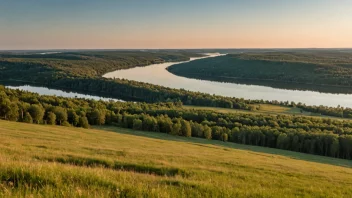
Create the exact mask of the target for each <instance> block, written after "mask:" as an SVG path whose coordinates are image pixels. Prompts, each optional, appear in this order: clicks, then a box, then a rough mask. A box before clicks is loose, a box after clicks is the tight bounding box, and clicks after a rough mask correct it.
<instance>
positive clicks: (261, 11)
mask: <svg viewBox="0 0 352 198" xmlns="http://www.w3.org/2000/svg"><path fill="white" fill-rule="evenodd" d="M306 47H309V48H312V47H317V48H330V47H332V48H351V47H352V0H0V49H3V50H4V49H5V50H6V49H7V50H10V49H87V48H90V49H93V48H94V49H121V48H123V49H126V48H306Z"/></svg>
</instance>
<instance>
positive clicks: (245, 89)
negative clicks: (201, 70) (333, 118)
mask: <svg viewBox="0 0 352 198" xmlns="http://www.w3.org/2000/svg"><path fill="white" fill-rule="evenodd" d="M221 55H222V54H211V55H210V56H209V57H215V56H221ZM203 58H204V57H203ZM196 59H199V58H191V60H190V61H193V60H196ZM184 62H188V61H184ZM184 62H176V63H175V62H174V63H162V64H153V65H150V66H146V67H135V68H131V69H126V70H117V71H113V72H110V73H107V74H105V75H104V76H103V77H105V78H124V79H128V80H135V81H139V82H145V83H151V84H155V85H160V86H165V87H170V88H176V89H186V90H189V91H199V92H203V93H209V94H216V95H221V96H230V97H237V98H244V99H263V100H269V101H272V100H277V101H293V102H296V103H298V102H301V103H305V104H307V105H324V106H330V107H336V106H338V105H341V106H343V107H351V108H352V95H351V94H332V93H320V92H315V91H302V90H287V89H278V88H272V87H266V86H258V85H245V84H235V83H222V82H213V81H207V80H197V79H190V78H186V77H181V76H176V75H174V74H172V73H170V72H168V71H167V70H166V68H167V67H169V66H171V65H174V64H180V63H184Z"/></svg>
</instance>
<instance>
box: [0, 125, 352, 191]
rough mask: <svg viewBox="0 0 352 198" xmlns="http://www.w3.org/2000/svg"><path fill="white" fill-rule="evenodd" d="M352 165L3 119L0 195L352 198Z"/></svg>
mask: <svg viewBox="0 0 352 198" xmlns="http://www.w3.org/2000/svg"><path fill="white" fill-rule="evenodd" d="M351 167H352V162H351V161H348V160H342V159H334V158H328V157H322V156H315V155H308V154H303V153H295V152H290V151H284V150H278V149H270V148H263V147H255V146H248V145H239V144H234V143H225V142H220V141H214V140H204V139H198V138H185V137H177V136H171V135H168V134H161V133H151V132H140V131H133V130H128V129H120V128H115V127H98V128H95V129H80V128H69V127H60V126H46V125H34V124H24V123H17V122H7V121H0V197H352V187H351V186H352V169H351Z"/></svg>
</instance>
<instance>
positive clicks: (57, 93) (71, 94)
mask: <svg viewBox="0 0 352 198" xmlns="http://www.w3.org/2000/svg"><path fill="white" fill-rule="evenodd" d="M6 87H7V88H10V89H19V90H22V91H29V92H33V93H38V94H40V95H48V96H62V97H67V98H84V99H93V100H103V101H110V100H113V101H122V100H118V99H114V98H106V97H100V96H93V95H87V94H80V93H76V92H67V91H62V90H58V89H49V88H46V87H34V86H30V85H23V86H6Z"/></svg>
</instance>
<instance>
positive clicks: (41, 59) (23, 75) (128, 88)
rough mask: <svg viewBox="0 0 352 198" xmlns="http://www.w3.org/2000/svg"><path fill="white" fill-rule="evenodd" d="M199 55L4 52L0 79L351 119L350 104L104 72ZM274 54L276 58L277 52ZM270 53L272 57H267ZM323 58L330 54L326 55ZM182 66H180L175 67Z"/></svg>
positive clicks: (142, 97)
mask: <svg viewBox="0 0 352 198" xmlns="http://www.w3.org/2000/svg"><path fill="white" fill-rule="evenodd" d="M297 53H298V52H297ZM307 53H308V52H307ZM195 56H200V55H199V54H195V53H192V52H184V51H170V52H169V51H152V52H136V51H133V52H132V51H87V52H66V53H59V54H47V55H41V54H13V53H2V54H0V79H1V83H2V84H30V85H40V86H46V87H49V88H59V89H63V90H67V91H76V92H79V93H87V94H95V95H99V96H105V97H113V98H119V99H122V100H126V101H139V102H148V103H154V102H178V101H180V102H182V103H183V104H186V105H195V106H208V107H222V108H231V109H243V110H251V111H255V108H253V106H250V104H274V105H284V106H290V107H299V108H301V109H303V110H305V111H309V112H313V113H316V114H321V115H328V116H334V117H342V118H352V109H350V108H343V107H326V106H307V105H305V104H301V103H298V104H295V103H291V102H288V101H280V102H279V101H263V100H246V99H243V98H234V97H224V96H217V95H211V94H206V93H199V92H191V91H187V90H184V89H172V88H167V87H162V86H158V85H152V84H148V83H142V82H136V81H130V80H126V79H106V78H103V77H101V75H103V74H104V73H106V72H109V71H114V70H116V69H126V68H132V67H136V66H146V65H147V64H150V63H155V61H160V62H162V61H180V60H187V59H189V57H195ZM231 56H238V55H228V56H224V57H219V58H228V57H231ZM258 56H259V55H258ZM262 56H263V55H262ZM259 57H261V56H259ZM265 57H266V56H265ZM269 57H270V56H269ZM274 57H275V58H277V57H276V56H274ZM266 58H267V59H269V58H268V57H266ZM300 58H304V57H300ZM319 58H320V57H319ZM316 59H318V58H316ZM325 59H327V58H326V57H325ZM345 59H346V58H345ZM345 59H343V60H345ZM204 60H207V61H209V62H210V63H211V62H213V61H214V60H218V57H217V58H208V59H203V60H196V61H192V63H193V62H195V63H202V62H203V61H204ZM295 60H296V59H295ZM153 61H154V62H153ZM199 61H201V62H199ZM346 61H347V60H345V62H346ZM330 62H332V61H330ZM341 62H343V61H341ZM188 64H189V63H186V64H184V65H188ZM181 66H182V65H178V66H177V68H178V67H181ZM203 66H204V67H206V64H204V65H203V64H202V67H203ZM182 67H183V66H182ZM172 68H173V67H172ZM276 84H277V83H276Z"/></svg>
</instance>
